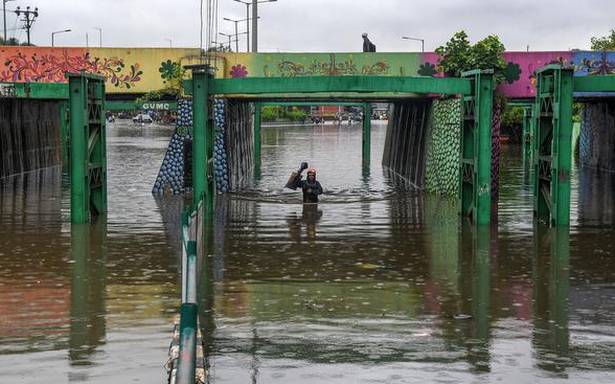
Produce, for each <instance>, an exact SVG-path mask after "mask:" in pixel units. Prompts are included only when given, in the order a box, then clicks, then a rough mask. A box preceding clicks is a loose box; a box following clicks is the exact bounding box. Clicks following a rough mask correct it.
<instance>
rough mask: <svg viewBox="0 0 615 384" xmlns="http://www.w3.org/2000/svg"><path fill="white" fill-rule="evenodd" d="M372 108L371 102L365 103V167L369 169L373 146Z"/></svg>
mask: <svg viewBox="0 0 615 384" xmlns="http://www.w3.org/2000/svg"><path fill="white" fill-rule="evenodd" d="M371 117H372V108H371V104H370V103H364V104H363V140H362V145H363V151H362V159H363V169H364V170H365V169H367V170H369V166H370V161H371V147H372V119H371Z"/></svg>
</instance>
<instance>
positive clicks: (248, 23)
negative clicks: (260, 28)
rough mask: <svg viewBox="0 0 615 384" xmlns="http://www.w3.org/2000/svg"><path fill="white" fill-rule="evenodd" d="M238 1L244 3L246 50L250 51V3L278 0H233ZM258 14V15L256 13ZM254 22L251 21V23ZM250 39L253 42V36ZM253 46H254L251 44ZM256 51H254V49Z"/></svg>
mask: <svg viewBox="0 0 615 384" xmlns="http://www.w3.org/2000/svg"><path fill="white" fill-rule="evenodd" d="M234 1H236V2H238V3H241V4H245V5H246V52H250V5H252V4H258V3H274V2H276V1H278V0H261V1H256V2H254V1H252V2H251V1H244V0H234ZM257 16H258V15H257ZM254 24H255V23H254V22H253V25H254ZM254 30H256V29H254ZM252 39H253V40H252V41H253V42H254V41H255V40H256V39H254V37H252ZM253 46H255V45H254V44H253ZM254 52H256V51H254Z"/></svg>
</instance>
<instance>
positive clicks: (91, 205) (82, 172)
mask: <svg viewBox="0 0 615 384" xmlns="http://www.w3.org/2000/svg"><path fill="white" fill-rule="evenodd" d="M67 77H68V82H69V87H68V88H69V105H70V144H71V145H70V163H71V169H70V176H71V222H72V223H74V224H81V223H86V222H88V221H90V220H91V219H92V218H93V217H94V216H98V215H102V214H103V213H105V212H106V211H107V155H106V135H105V113H104V110H105V83H104V78H103V77H101V76H96V75H91V74H84V73H78V74H71V73H69V74H67Z"/></svg>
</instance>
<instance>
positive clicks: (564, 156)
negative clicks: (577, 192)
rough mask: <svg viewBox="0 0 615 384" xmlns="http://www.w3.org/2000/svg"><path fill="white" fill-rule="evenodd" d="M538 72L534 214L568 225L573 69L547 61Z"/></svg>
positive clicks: (535, 123) (557, 223) (535, 108)
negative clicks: (550, 63)
mask: <svg viewBox="0 0 615 384" xmlns="http://www.w3.org/2000/svg"><path fill="white" fill-rule="evenodd" d="M537 75H538V86H537V93H536V101H535V105H534V128H535V135H534V143H533V149H534V153H533V168H534V170H533V171H534V174H533V183H532V184H533V187H534V216H536V217H538V218H539V219H540V220H543V221H545V222H547V223H549V225H568V224H569V222H570V168H571V163H572V150H571V141H572V91H573V87H572V75H573V70H572V69H571V68H564V67H562V66H561V65H548V66H546V67H544V68H542V69H540V70H538V71H537Z"/></svg>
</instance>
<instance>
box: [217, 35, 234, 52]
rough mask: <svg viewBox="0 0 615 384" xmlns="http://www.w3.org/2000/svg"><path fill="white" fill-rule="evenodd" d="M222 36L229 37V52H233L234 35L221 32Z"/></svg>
mask: <svg viewBox="0 0 615 384" xmlns="http://www.w3.org/2000/svg"><path fill="white" fill-rule="evenodd" d="M220 36H224V37H228V50H229V52H230V51H231V38H233V35H231V34H229V33H224V32H220Z"/></svg>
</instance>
